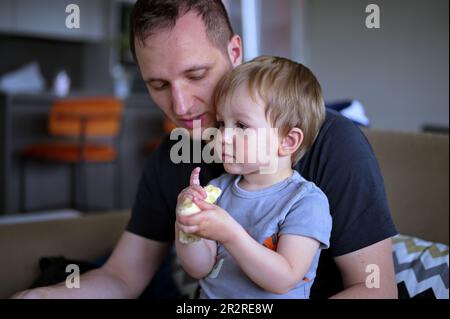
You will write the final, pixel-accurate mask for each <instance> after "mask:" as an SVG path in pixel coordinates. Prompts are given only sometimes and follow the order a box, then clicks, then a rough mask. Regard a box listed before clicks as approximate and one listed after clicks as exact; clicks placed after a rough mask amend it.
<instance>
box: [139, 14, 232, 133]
mask: <svg viewBox="0 0 450 319" xmlns="http://www.w3.org/2000/svg"><path fill="white" fill-rule="evenodd" d="M135 43H136V57H137V60H138V64H139V67H140V70H141V74H142V77H143V79H144V81H145V83H146V86H147V89H148V91H149V93H150V95H151V97H152V98H153V100H154V101H155V103H156V104H157V105H158V106H159V107H160V108H161V109H162V111H163V112H164V113H165V114H166V115H167V116H168V117H169V118H170V119H171V120H172V121H173V122H174V123H175V124H176V125H177V126H178V127H183V128H186V129H188V130H189V131H190V132H191V133H192V129H193V127H194V123H193V122H194V120H201V126H202V130H204V129H206V128H208V127H214V126H215V123H216V115H215V112H214V107H213V105H211V100H212V94H213V91H214V88H215V86H216V84H217V82H218V81H219V79H220V78H221V77H222V75H224V74H225V73H226V72H227V71H228V70H230V69H231V68H232V66H233V63H232V62H231V56H229V55H228V54H227V55H226V54H225V53H223V52H221V51H220V50H219V49H218V48H217V47H215V46H214V45H213V44H212V43H210V41H209V39H208V38H207V35H206V30H205V26H204V24H203V21H202V19H201V17H199V16H197V15H196V14H195V13H187V14H186V15H184V16H183V17H181V18H180V19H178V21H177V24H176V25H175V27H174V28H173V29H170V30H169V29H167V30H164V29H163V30H161V31H157V32H155V34H154V35H151V36H150V37H148V38H147V39H146V40H145V43H144V45H142V44H141V43H140V42H139V41H136V42H135Z"/></svg>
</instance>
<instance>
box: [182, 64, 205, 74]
mask: <svg viewBox="0 0 450 319" xmlns="http://www.w3.org/2000/svg"><path fill="white" fill-rule="evenodd" d="M211 67H212V66H211V65H194V66H192V67H190V68H189V69H187V70H186V71H184V72H183V73H184V74H187V73H192V72H196V71H202V70H206V71H207V70H209V69H210V68H211Z"/></svg>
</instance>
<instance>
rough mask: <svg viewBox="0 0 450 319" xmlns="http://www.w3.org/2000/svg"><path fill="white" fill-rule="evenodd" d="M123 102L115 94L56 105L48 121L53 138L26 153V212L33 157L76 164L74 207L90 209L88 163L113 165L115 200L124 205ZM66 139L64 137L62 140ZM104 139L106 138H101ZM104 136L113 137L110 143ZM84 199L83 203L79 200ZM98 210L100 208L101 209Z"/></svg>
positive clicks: (23, 176) (22, 198)
mask: <svg viewBox="0 0 450 319" xmlns="http://www.w3.org/2000/svg"><path fill="white" fill-rule="evenodd" d="M122 113H123V105H122V101H120V100H119V99H116V98H113V97H104V98H100V97H93V98H76V99H75V98H72V99H63V100H57V101H55V103H54V104H53V106H52V108H51V111H50V115H49V122H48V129H49V135H50V137H52V140H51V141H46V142H42V143H37V144H32V145H28V146H27V147H26V148H25V149H24V150H23V152H22V171H21V188H20V191H21V196H20V203H21V204H22V209H21V211H22V212H26V211H27V183H26V176H27V174H26V167H27V163H28V162H29V161H31V160H37V161H42V162H47V163H49V164H53V165H55V164H67V165H70V166H71V167H72V170H71V171H72V174H71V179H72V182H71V207H72V208H77V209H80V210H81V211H87V210H88V209H89V207H88V203H87V195H86V188H87V185H86V183H87V179H86V174H87V172H86V166H87V165H92V164H113V165H115V170H114V176H115V178H114V188H115V193H114V196H113V197H114V200H115V201H116V206H117V207H120V185H121V183H120V179H119V174H120V167H119V163H120V161H119V152H118V149H119V147H118V143H119V140H120V139H119V137H120V127H121V122H122V120H121V119H122ZM61 138H64V139H61ZM100 138H102V139H103V140H99V139H100ZM104 139H110V140H109V141H107V142H109V143H107V142H106V141H105V140H104ZM77 197H78V198H80V202H78V201H77ZM97 209H98V208H97Z"/></svg>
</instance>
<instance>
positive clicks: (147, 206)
mask: <svg viewBox="0 0 450 319" xmlns="http://www.w3.org/2000/svg"><path fill="white" fill-rule="evenodd" d="M159 154H160V153H159V151H155V153H153V154H152V155H151V156H150V158H149V159H148V160H147V163H146V165H145V168H144V172H143V174H142V177H141V180H140V182H139V186H138V190H137V194H136V199H135V202H134V205H133V208H132V212H131V219H130V221H129V223H128V225H127V228H126V230H127V231H129V232H131V233H133V234H136V235H139V236H142V237H145V238H148V239H152V240H156V241H162V242H169V241H172V240H173V232H174V230H173V222H172V219H171V218H170V216H169V212H170V209H169V207H168V205H167V203H166V202H165V200H164V196H163V194H162V191H161V183H160V181H159V179H160V177H159V175H158V174H157V172H158V171H159V169H158V161H159Z"/></svg>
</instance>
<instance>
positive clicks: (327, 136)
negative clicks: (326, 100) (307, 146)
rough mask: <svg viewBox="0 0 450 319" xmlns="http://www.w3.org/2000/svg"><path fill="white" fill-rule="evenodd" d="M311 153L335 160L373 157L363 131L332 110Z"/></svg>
mask: <svg viewBox="0 0 450 319" xmlns="http://www.w3.org/2000/svg"><path fill="white" fill-rule="evenodd" d="M311 151H313V152H320V153H326V154H330V155H332V156H333V157H334V158H335V159H338V158H341V157H344V158H347V159H348V158H351V159H357V158H361V157H364V158H365V157H367V156H369V157H372V150H371V148H370V145H369V142H368V140H367V138H366V137H365V135H364V133H363V132H362V131H361V129H360V128H359V127H358V126H357V125H356V124H355V123H353V122H352V121H351V120H349V119H347V118H345V117H344V116H342V115H340V114H339V113H337V112H335V111H332V110H327V115H326V120H325V122H324V124H323V125H322V128H321V130H320V132H319V134H318V136H317V138H316V141H315V142H314V144H313V148H312V149H311Z"/></svg>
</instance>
